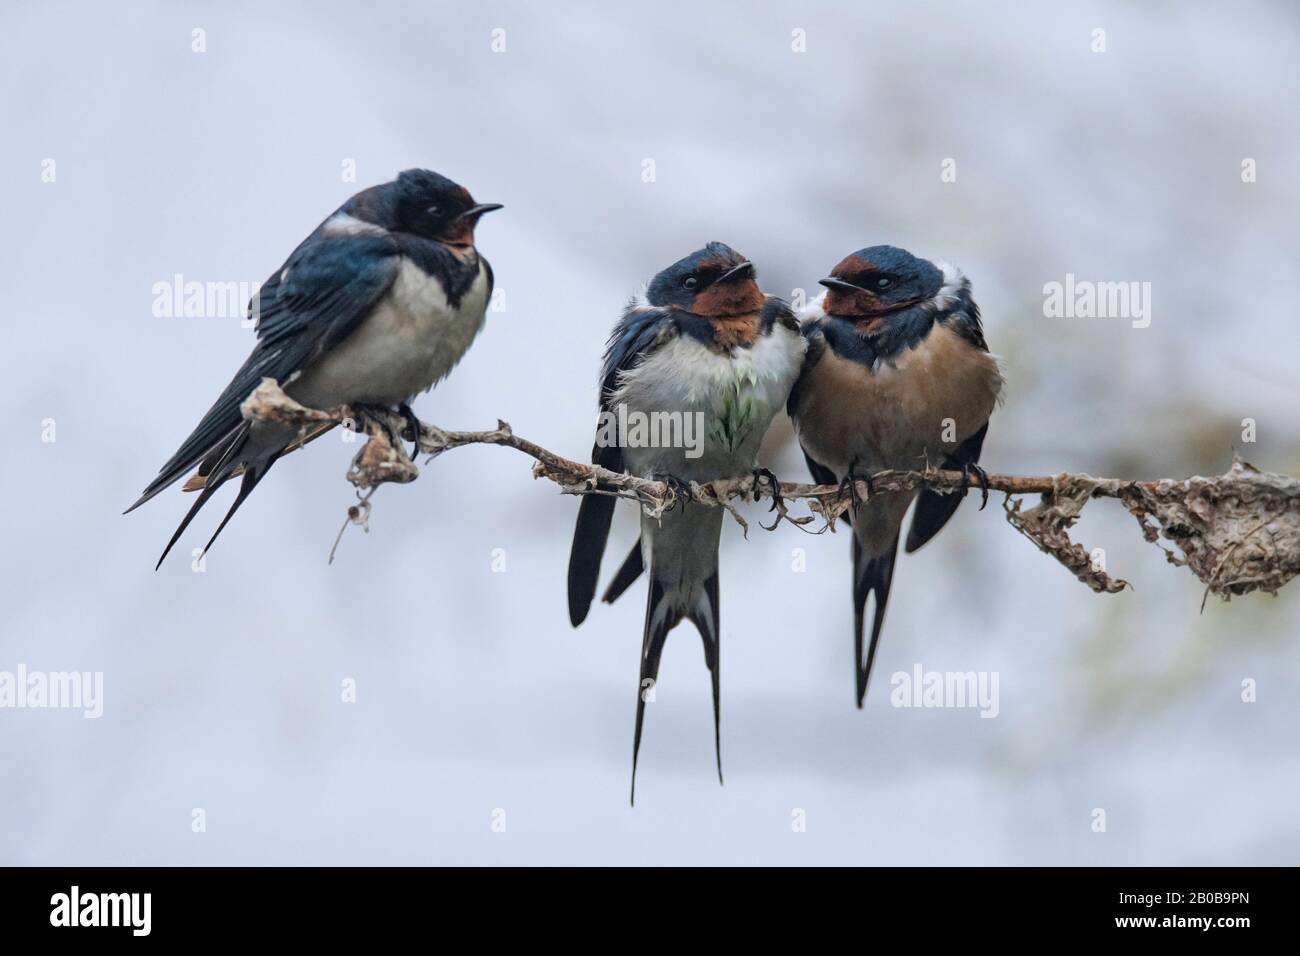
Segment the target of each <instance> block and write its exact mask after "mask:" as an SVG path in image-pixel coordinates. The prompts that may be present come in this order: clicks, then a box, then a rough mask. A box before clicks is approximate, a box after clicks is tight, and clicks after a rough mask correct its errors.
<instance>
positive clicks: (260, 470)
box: [154, 436, 280, 571]
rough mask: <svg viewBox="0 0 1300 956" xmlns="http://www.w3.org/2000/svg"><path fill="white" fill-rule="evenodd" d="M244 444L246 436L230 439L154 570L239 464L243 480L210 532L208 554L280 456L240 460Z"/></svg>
mask: <svg viewBox="0 0 1300 956" xmlns="http://www.w3.org/2000/svg"><path fill="white" fill-rule="evenodd" d="M245 444H246V437H244V436H241V437H240V438H239V439H238V440H236V441H233V442H231V445H230V447H229V448H228V449H227V450H226V452H225V454H224V455H223V456H222V457H221V460H220V461H218V462H217V463H216V465H215V466H214V467H213V468H212V471H211V472H210V473H209V475H208V477H207V480H206V482H205V483H204V485H203V490H202V491H200V492H199V497H198V500H197V501H195V502H194V504H193V506H191V508H190V510H189V511H188V512H186V514H185V517H184V518H183V519H182V520H181V523H180V525H179V526H178V527H177V528H176V530H175V532H173V533H172V536H171V540H170V541H168V542H167V547H165V548H163V553H162V555H161V556H160V557H159V558H158V563H157V564H155V565H154V570H155V571H157V570H158V569H159V568H160V567H162V563H163V561H165V560H166V559H167V555H168V554H170V553H171V550H172V547H173V546H174V545H175V544H176V542H177V541H178V540H179V539H180V536H181V535H182V534H184V533H185V529H186V528H188V527H189V525H190V522H191V521H193V520H194V516H195V515H196V514H198V513H199V511H200V509H202V507H203V506H204V505H205V504H207V503H208V499H209V498H211V497H212V496H213V494H215V493H216V490H217V489H218V488H220V487H221V486H222V485H223V484H225V482H226V480H227V479H228V478H230V477H231V473H232V472H234V471H235V470H236V469H237V468H239V467H240V466H241V465H242V466H243V469H244V470H243V480H242V481H241V482H240V485H239V493H238V494H237V495H236V496H235V500H234V502H233V503H232V504H231V506H230V510H229V511H227V512H226V516H225V517H224V518H222V519H221V524H219V525H217V530H216V531H215V532H214V533H213V535H212V537H211V538H209V539H208V543H207V544H206V545H205V546H204V548H203V554H207V553H208V551H209V549H211V547H212V545H213V543H214V542H215V541H216V540H217V536H218V535H220V534H221V532H222V531H223V530H225V527H226V525H227V524H228V523H229V521H230V519H231V518H233V517H234V516H235V512H236V511H238V510H239V506H240V505H242V504H243V503H244V501H245V500H246V499H247V498H248V496H249V495H250V494H252V491H253V489H254V488H256V487H257V485H258V482H260V481H261V480H262V479H263V478H265V477H266V473H267V472H268V471H270V470H271V466H272V465H273V464H275V461H276V459H277V458H279V457H280V453H278V452H277V453H275V454H272V455H270V456H269V457H267V458H264V459H263V460H261V461H256V462H247V461H241V460H240V458H241V456H240V454H239V452H240V451H241V450H242V449H243V448H244V446H245Z"/></svg>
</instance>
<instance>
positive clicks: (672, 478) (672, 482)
mask: <svg viewBox="0 0 1300 956" xmlns="http://www.w3.org/2000/svg"><path fill="white" fill-rule="evenodd" d="M655 481H662V482H663V483H664V484H665V485H667V486H668V487H669V489H670V490H671V491H672V493H673V504H672V507H673V508H676V507H677V506H678V505H679V504H684V503H685V502H687V501H690V500H692V497H693V496H692V495H691V486H690V485H689V484H688V483H686V482H684V481H682V480H681V479H680V478H678V477H677V476H676V475H655ZM669 510H672V509H671V508H670V509H669Z"/></svg>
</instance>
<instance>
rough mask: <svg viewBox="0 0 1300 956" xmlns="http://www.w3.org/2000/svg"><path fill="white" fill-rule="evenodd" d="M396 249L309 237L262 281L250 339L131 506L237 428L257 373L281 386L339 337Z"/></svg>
mask: <svg viewBox="0 0 1300 956" xmlns="http://www.w3.org/2000/svg"><path fill="white" fill-rule="evenodd" d="M397 269H398V248H397V245H396V243H395V242H394V241H393V240H392V239H391V238H390V237H389V236H388V235H387V234H379V233H376V234H374V235H360V236H357V235H352V236H336V237H331V236H321V235H317V236H313V237H312V238H311V239H309V240H308V241H307V242H304V243H303V244H302V245H301V246H299V247H298V248H297V249H296V250H295V251H294V253H293V255H291V256H290V257H289V261H288V262H286V263H285V265H284V267H283V268H282V269H281V270H280V271H279V272H277V273H276V274H275V275H274V276H272V277H271V278H270V279H268V280H267V281H266V282H265V283H263V285H262V288H261V290H260V292H259V293H258V298H257V299H256V300H254V303H252V304H250V307H249V308H250V314H251V315H254V316H255V318H256V319H257V345H256V346H255V347H254V348H253V353H252V354H251V355H250V356H249V357H248V361H246V362H245V363H244V365H243V367H242V368H240V370H239V371H238V372H237V373H235V377H234V379H232V380H231V382H230V384H229V385H227V386H226V388H225V391H223V392H222V393H221V396H220V397H219V398H218V399H217V400H216V402H214V403H213V405H212V407H211V408H210V409H208V412H207V414H206V415H204V416H203V419H202V420H201V421H200V422H199V424H198V427H196V428H195V429H194V432H193V433H192V434H191V435H190V436H189V438H187V439H185V441H184V443H183V444H182V445H181V447H180V448H179V449H177V451H176V453H175V454H174V455H172V457H171V458H170V459H168V461H167V463H166V464H165V465H163V466H162V468H161V469H160V470H159V472H158V477H157V478H155V479H154V480H153V481H152V482H150V484H149V487H147V488H146V489H145V490H144V493H143V494H142V495H141V496H140V499H139V500H138V501H136V503H135V504H133V505H132V506H131V508H129V509H127V510H128V511H129V510H132V509H134V508H138V507H139V506H140V505H142V504H144V502H146V501H148V500H149V499H150V498H152V497H153V496H154V495H156V494H158V492H160V491H162V490H163V489H164V488H166V487H167V486H168V485H170V484H171V483H172V482H174V481H176V480H177V479H178V478H180V477H181V476H183V475H184V474H185V473H186V472H188V471H189V470H190V469H191V468H193V467H194V466H195V465H197V464H198V463H199V462H200V461H202V460H203V458H204V457H205V456H206V455H207V454H208V453H209V452H210V451H211V450H212V449H213V448H214V447H215V446H216V445H218V444H219V443H220V442H222V441H223V440H224V439H226V437H227V436H229V435H230V433H231V432H232V431H234V430H235V429H236V428H238V427H239V425H240V422H241V417H240V413H239V406H240V405H241V404H242V403H243V401H244V399H246V398H248V396H249V394H250V393H251V392H252V391H253V390H254V389H255V388H257V386H258V385H259V384H260V383H261V381H262V379H263V378H274V379H275V380H276V381H278V382H280V383H281V384H282V385H283V384H286V383H287V382H288V381H289V380H290V379H291V378H292V377H293V376H294V375H296V374H297V373H299V372H301V371H302V370H303V369H304V368H306V367H307V366H308V365H310V364H311V363H312V361H314V360H315V359H316V358H318V357H319V356H320V355H321V354H322V353H323V352H325V351H326V350H327V349H329V348H331V347H332V346H334V345H335V344H337V343H338V342H340V341H342V340H343V339H344V338H346V337H347V335H348V334H349V333H350V332H352V331H353V330H354V329H355V328H356V327H357V325H358V324H359V323H360V322H361V320H362V319H364V318H365V317H366V316H367V315H369V314H370V312H371V310H372V309H373V308H374V307H375V305H376V304H377V303H378V302H379V300H380V299H382V298H383V296H384V294H385V293H386V292H387V291H388V288H389V286H391V285H392V283H393V279H394V278H395V277H396V275H397Z"/></svg>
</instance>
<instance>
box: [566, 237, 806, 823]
mask: <svg viewBox="0 0 1300 956" xmlns="http://www.w3.org/2000/svg"><path fill="white" fill-rule="evenodd" d="M803 350H804V343H803V340H802V339H801V338H800V336H799V332H798V323H797V322H796V321H795V318H794V315H793V313H792V312H791V311H790V307H789V306H788V305H787V304H786V303H785V302H783V301H782V300H781V299H778V298H776V297H775V296H765V295H764V294H763V292H762V291H761V290H760V289H759V287H758V283H757V281H755V275H754V266H753V264H752V263H751V262H750V261H749V260H747V259H746V258H745V257H744V256H742V255H741V254H740V253H738V252H736V251H735V250H734V249H732V248H730V247H729V246H726V245H724V244H722V243H720V242H711V243H709V244H708V245H707V246H705V247H704V248H703V249H700V250H698V251H696V252H693V253H691V254H690V255H689V256H687V257H686V258H684V259H681V260H680V261H678V262H675V263H673V264H672V265H671V266H669V267H668V268H666V269H664V270H663V271H662V272H660V273H659V274H658V275H656V276H655V277H654V279H653V280H652V281H651V282H650V285H649V287H648V288H647V289H646V292H645V294H644V295H643V296H638V297H636V298H633V299H632V301H631V302H629V303H628V305H627V308H626V309H625V310H624V312H623V316H622V318H620V319H619V321H618V324H617V325H616V326H615V327H614V331H613V334H612V335H611V336H610V339H609V344H608V347H607V348H606V351H605V362H604V369H603V371H602V380H601V389H600V407H601V410H602V412H604V413H614V412H616V411H619V410H621V411H622V412H623V413H624V414H625V415H627V416H628V417H629V418H630V417H632V416H636V415H643V416H648V415H654V414H659V413H669V414H673V413H680V414H681V415H682V416H691V420H692V421H695V422H699V423H701V424H702V425H703V441H702V443H701V444H700V445H699V446H698V447H697V448H695V449H694V450H693V451H692V450H691V449H687V448H683V447H681V443H677V445H676V446H675V447H672V446H670V447H664V446H663V445H660V446H658V447H647V446H646V445H644V444H642V443H639V442H637V441H635V440H632V439H633V436H634V433H633V431H632V430H631V429H629V430H628V433H627V435H625V436H622V437H621V438H619V437H617V436H616V438H615V440H614V441H602V440H601V437H600V433H599V432H598V436H597V442H596V446H595V448H594V449H593V451H592V461H593V462H595V463H596V464H599V465H602V466H604V467H605V468H608V469H610V470H612V471H619V472H629V473H631V474H635V475H639V476H641V477H644V478H654V479H659V480H667V481H669V482H670V483H672V484H673V485H674V487H675V488H677V489H678V490H679V491H683V492H686V491H687V490H688V484H687V483H688V482H691V481H708V480H712V479H715V478H729V477H737V476H743V475H747V474H750V473H751V472H753V473H755V474H761V475H763V476H764V478H766V479H767V480H770V481H772V482H773V487H774V488H775V479H773V478H772V476H771V473H770V472H766V471H761V470H759V469H757V461H758V448H759V443H760V442H761V441H762V438H763V435H764V433H765V432H766V431H767V427H768V425H769V424H770V423H771V421H772V417H773V416H774V415H775V414H776V413H777V412H778V411H780V409H781V408H782V406H783V405H784V404H785V402H786V400H787V398H788V396H789V394H790V388H791V386H793V384H794V381H795V378H796V377H797V376H798V374H799V369H800V366H801V362H802V357H803ZM682 420H683V421H685V417H683V419H682ZM670 444H671V443H670ZM615 500H616V499H615V498H613V497H611V496H608V495H601V494H593V495H588V496H587V497H585V498H583V500H582V504H581V506H580V508H579V511H578V523H577V528H576V530H575V531H574V535H573V550H572V552H571V554H570V557H569V617H570V620H571V621H572V622H573V625H574V626H575V627H576V626H577V625H579V624H581V623H582V622H583V620H584V619H585V618H586V617H587V612H588V610H589V609H590V607H591V602H592V598H593V597H594V596H595V593H596V581H597V578H598V576H599V574H600V561H601V556H602V554H603V553H604V550H605V542H606V539H607V537H608V535H609V526H610V520H611V518H612V517H613V514H614V502H615ZM722 519H723V510H722V509H721V508H716V507H708V506H705V505H702V504H699V503H696V502H691V501H688V500H683V501H680V502H679V503H678V504H677V505H675V506H674V507H673V508H672V509H671V510H670V511H669V512H667V513H666V514H664V515H663V516H662V518H652V517H649V516H647V515H646V514H644V513H642V515H641V539H640V541H639V542H638V543H637V545H636V546H635V547H633V549H632V552H631V554H629V555H628V557H627V560H626V561H625V562H624V563H623V566H622V567H621V568H620V570H619V571H618V573H617V574H616V576H615V578H614V580H613V582H612V583H611V584H610V586H609V589H608V590H607V591H606V592H605V595H604V600H605V601H606V602H612V601H614V600H615V599H616V598H617V597H618V596H619V595H620V594H622V593H623V592H624V591H625V590H626V589H627V588H628V586H629V585H631V584H632V582H633V581H635V580H636V579H637V577H638V576H640V574H641V572H642V571H643V570H645V569H647V568H648V569H649V578H650V590H649V597H648V600H647V601H646V615H645V629H644V633H643V636H642V642H641V675H640V679H639V681H638V685H637V705H636V730H635V734H634V737H633V744H632V796H633V799H635V795H636V763H637V755H638V753H639V751H640V747H641V727H642V722H643V720H644V716H645V695H646V690H647V688H648V687H649V686H652V685H653V682H654V681H655V680H656V679H657V677H658V673H659V658H660V655H661V653H662V652H663V647H664V641H665V639H666V637H667V635H668V632H669V631H671V630H672V629H673V628H674V627H676V626H677V624H679V623H680V622H681V621H682V620H683V619H688V620H690V621H691V623H693V624H694V625H695V628H696V630H698V631H699V633H700V637H701V638H702V639H703V642H704V660H705V663H706V664H707V665H708V668H709V670H710V672H711V673H712V678H713V736H714V747H715V751H716V753H717V761H718V779H719V781H721V779H722V754H721V740H720V731H719V718H720V707H719V699H718V676H719V650H720V649H719V641H720V638H721V631H720V629H719V623H718V622H719V608H718V541H719V538H720V536H721V533H722Z"/></svg>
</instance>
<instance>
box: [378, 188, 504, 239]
mask: <svg viewBox="0 0 1300 956" xmlns="http://www.w3.org/2000/svg"><path fill="white" fill-rule="evenodd" d="M371 192H372V191H371V190H367V192H366V193H361V194H359V195H358V196H357V197H356V198H357V200H360V202H357V204H356V208H355V209H353V210H352V213H353V215H355V216H357V217H358V218H360V219H364V220H366V221H367V222H372V223H374V224H375V225H378V226H383V227H384V228H385V229H393V230H396V231H398V232H407V233H410V234H412V235H416V236H421V237H423V238H425V239H434V240H437V241H438V242H441V243H445V244H446V245H449V246H461V247H468V246H472V245H474V226H475V225H476V224H477V223H478V220H479V217H480V216H482V215H483V214H484V213H489V212H492V210H494V209H500V208H501V204H500V203H476V202H474V197H473V196H471V195H470V194H469V190H468V189H466V188H465V187H464V186H462V185H460V184H459V183H454V182H452V181H451V180H450V179H448V178H447V177H446V176H440V175H439V174H438V173H435V172H432V171H431V170H428V169H408V170H406V171H405V172H404V173H402V174H401V175H399V176H398V177H397V179H396V180H394V181H393V182H391V183H385V184H384V185H383V186H379V187H378V188H377V189H376V190H374V191H373V192H374V193H375V194H376V195H372V196H368V195H367V193H371Z"/></svg>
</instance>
